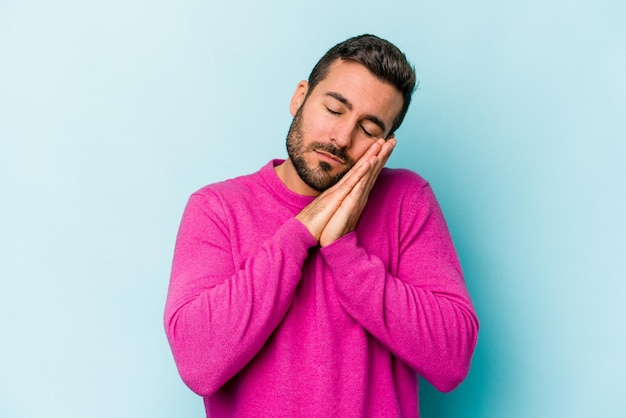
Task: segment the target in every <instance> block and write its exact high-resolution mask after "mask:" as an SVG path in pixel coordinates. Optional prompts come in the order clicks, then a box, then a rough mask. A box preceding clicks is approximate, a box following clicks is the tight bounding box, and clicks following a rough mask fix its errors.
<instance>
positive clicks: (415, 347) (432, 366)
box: [321, 186, 478, 391]
mask: <svg viewBox="0 0 626 418" xmlns="http://www.w3.org/2000/svg"><path fill="white" fill-rule="evenodd" d="M383 222H384V221H383ZM401 229H402V235H401V237H400V239H401V242H400V248H399V251H400V252H399V254H398V258H399V259H398V261H397V263H396V261H395V260H394V262H393V264H394V265H395V266H397V271H394V274H395V276H394V275H392V274H390V273H389V272H388V271H387V269H386V267H385V265H384V264H383V262H382V261H381V260H380V259H379V258H377V257H375V256H373V255H371V254H368V253H367V252H366V250H365V249H364V248H362V247H360V246H359V245H358V240H357V235H356V233H349V234H347V235H345V236H343V237H342V238H340V239H339V240H337V241H335V242H334V243H333V244H331V245H329V246H327V247H325V248H323V249H322V251H321V252H322V255H323V257H324V259H325V262H326V263H327V265H328V266H329V267H330V268H331V269H332V271H333V277H334V278H335V286H336V288H337V290H338V294H339V295H340V302H341V304H342V306H343V307H344V309H346V311H347V312H348V313H349V314H350V315H351V316H352V317H353V318H354V319H355V320H356V321H357V322H358V323H360V324H361V325H362V326H363V327H364V328H365V329H366V330H367V331H368V332H369V333H371V334H372V335H373V336H374V337H375V338H376V339H377V340H378V341H380V342H381V344H383V345H384V346H385V347H387V349H388V350H389V351H391V352H392V353H393V354H394V355H395V356H397V357H398V358H400V359H401V360H402V361H404V362H405V363H406V364H407V365H409V366H410V367H411V368H413V369H414V370H416V371H417V372H418V373H419V374H420V375H422V376H424V378H426V379H427V380H428V381H429V382H431V383H432V384H433V386H435V387H436V388H437V389H439V390H441V391H450V390H452V389H454V388H455V387H456V386H458V385H459V384H460V383H461V381H462V380H463V379H464V378H465V376H466V375H467V373H468V371H469V366H470V361H471V356H472V353H473V351H474V348H475V345H476V340H477V334H478V320H477V317H476V314H475V313H474V310H473V307H472V304H471V301H470V298H469V295H468V293H467V290H466V287H465V284H464V281H463V276H462V273H461V268H460V265H459V262H458V259H457V256H456V252H455V250H454V247H453V244H452V241H451V239H450V235H449V232H448V229H447V226H446V224H445V220H444V218H443V215H442V213H441V210H440V208H439V205H438V204H437V201H436V200H435V197H434V195H433V193H432V190H431V189H430V187H429V186H424V187H423V188H422V190H421V191H420V193H419V194H417V195H416V196H415V197H414V199H412V201H411V203H410V204H408V205H407V207H406V208H403V216H402V221H401Z"/></svg>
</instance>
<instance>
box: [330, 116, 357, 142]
mask: <svg viewBox="0 0 626 418" xmlns="http://www.w3.org/2000/svg"><path fill="white" fill-rule="evenodd" d="M352 125H353V124H352V123H351V122H349V121H347V120H343V121H337V123H335V125H334V126H333V129H332V130H331V132H330V140H331V141H332V142H333V143H334V144H335V145H336V146H338V147H340V148H350V146H351V145H352V136H353V134H354V127H353V126H352Z"/></svg>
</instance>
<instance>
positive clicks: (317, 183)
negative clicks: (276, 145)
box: [287, 103, 355, 192]
mask: <svg viewBox="0 0 626 418" xmlns="http://www.w3.org/2000/svg"><path fill="white" fill-rule="evenodd" d="M303 107H304V103H303V104H302V105H301V106H300V109H298V111H297V112H296V115H295V116H294V117H293V121H292V122H291V126H290V127H289V133H288V134H287V154H288V155H289V159H290V160H291V162H292V164H293V166H294V168H295V169H296V172H297V173H298V176H300V178H301V179H302V181H304V183H305V184H306V185H307V186H309V187H310V188H312V189H313V190H316V191H318V192H323V191H324V190H326V189H328V188H330V187H332V186H334V185H335V184H337V182H338V181H339V180H341V178H342V177H343V176H345V175H346V173H347V172H348V171H350V169H351V168H352V167H353V166H354V163H355V162H354V160H352V159H351V158H350V157H348V153H347V152H346V148H339V147H336V146H334V145H332V144H331V143H325V142H311V143H310V144H309V145H307V146H305V145H304V131H303V130H302V108H303ZM315 150H319V151H324V152H327V153H329V154H333V155H335V156H337V157H339V158H341V159H342V160H343V161H345V163H346V168H345V170H343V171H340V172H339V173H332V169H333V167H332V166H331V165H330V164H328V163H327V162H325V161H320V162H319V164H318V166H317V167H310V166H309V165H308V164H307V162H306V160H305V159H304V155H305V154H306V153H307V152H312V151H315Z"/></svg>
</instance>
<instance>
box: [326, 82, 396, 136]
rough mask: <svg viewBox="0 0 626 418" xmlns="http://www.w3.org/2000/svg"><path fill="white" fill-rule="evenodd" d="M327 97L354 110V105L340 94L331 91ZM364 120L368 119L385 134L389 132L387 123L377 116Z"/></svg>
mask: <svg viewBox="0 0 626 418" xmlns="http://www.w3.org/2000/svg"><path fill="white" fill-rule="evenodd" d="M326 96H328V97H332V98H333V99H335V100H337V101H339V102H341V103H343V104H344V105H345V106H346V107H347V108H348V109H349V110H352V103H350V100H348V99H346V98H345V97H343V96H342V95H341V94H339V93H337V92H335V91H329V92H327V93H326ZM364 119H367V120H369V121H370V122H372V123H373V124H375V125H377V126H378V127H379V128H380V129H381V130H382V131H383V133H385V132H387V127H386V126H385V122H383V121H382V120H380V118H378V116H376V115H365V117H364Z"/></svg>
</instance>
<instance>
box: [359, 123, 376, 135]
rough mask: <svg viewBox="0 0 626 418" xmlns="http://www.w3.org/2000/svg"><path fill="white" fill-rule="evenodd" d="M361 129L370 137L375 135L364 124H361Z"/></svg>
mask: <svg viewBox="0 0 626 418" xmlns="http://www.w3.org/2000/svg"><path fill="white" fill-rule="evenodd" d="M361 130H362V131H363V133H364V134H365V135H366V136H368V137H370V138H371V137H373V136H374V135H373V134H371V133H370V132H369V131H368V130H367V129H365V128H364V127H363V125H361Z"/></svg>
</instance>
